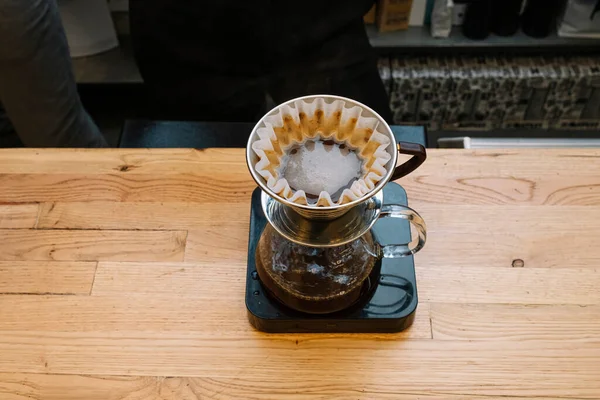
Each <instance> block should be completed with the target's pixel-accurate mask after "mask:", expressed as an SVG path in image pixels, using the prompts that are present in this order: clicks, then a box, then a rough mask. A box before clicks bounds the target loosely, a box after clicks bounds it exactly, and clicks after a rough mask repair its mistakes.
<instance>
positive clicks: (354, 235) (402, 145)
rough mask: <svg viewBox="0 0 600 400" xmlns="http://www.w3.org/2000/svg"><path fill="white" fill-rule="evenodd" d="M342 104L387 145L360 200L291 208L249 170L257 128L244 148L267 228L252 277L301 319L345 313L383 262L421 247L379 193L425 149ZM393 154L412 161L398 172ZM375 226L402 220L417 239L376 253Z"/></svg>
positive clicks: (420, 234)
mask: <svg viewBox="0 0 600 400" xmlns="http://www.w3.org/2000/svg"><path fill="white" fill-rule="evenodd" d="M311 97H312V98H325V99H326V101H327V99H332V100H333V99H340V98H339V97H337V96H308V97H307V98H311ZM307 98H302V99H307ZM342 99H343V100H344V101H346V103H350V104H356V105H359V106H360V107H363V108H364V109H365V110H367V111H368V112H370V113H372V115H374V116H376V117H377V118H379V120H380V122H381V123H382V124H384V125H383V126H384V127H385V131H386V134H387V135H388V136H389V139H390V142H391V144H390V146H389V148H390V150H391V151H390V155H391V159H390V161H389V163H388V165H389V168H388V169H387V174H386V175H385V176H384V177H383V179H381V180H380V181H379V182H378V184H377V185H376V186H375V187H374V188H373V190H372V191H370V192H369V193H368V194H366V195H365V196H363V197H361V198H359V199H356V200H355V201H352V202H349V203H346V204H342V205H334V206H328V207H314V206H310V205H302V204H296V203H293V202H290V201H289V200H287V199H285V198H283V197H281V196H278V195H277V194H276V193H274V192H273V191H272V190H270V189H269V187H268V186H267V185H266V184H265V181H264V179H263V178H262V177H261V176H260V175H258V174H257V172H256V171H255V169H254V168H253V165H254V163H255V162H256V159H255V158H253V154H252V150H251V144H252V142H253V140H256V137H255V136H256V130H257V127H258V126H260V124H261V122H259V123H258V124H257V127H255V129H254V130H253V133H252V134H251V136H250V140H249V143H248V148H247V161H248V166H249V169H250V172H251V174H252V176H253V178H254V179H255V181H256V182H257V184H258V185H259V187H260V188H261V189H262V194H261V206H262V209H263V212H264V214H265V216H266V218H267V221H268V224H267V226H266V227H265V229H264V231H263V232H262V234H261V237H260V240H259V242H258V246H257V249H256V254H255V257H256V270H257V273H258V276H259V277H260V280H261V282H262V283H263V285H264V287H265V289H266V290H267V292H268V293H269V294H270V295H271V296H272V297H274V298H275V299H277V300H278V301H279V302H281V303H283V304H284V305H286V306H287V307H289V308H292V309H295V310H297V311H301V312H304V313H311V314H328V313H334V312H337V311H341V310H344V309H346V308H349V307H351V306H352V305H353V304H355V303H356V302H357V301H358V300H359V299H360V298H361V296H362V295H363V294H364V292H365V281H368V279H367V278H368V277H369V275H370V274H371V273H372V272H373V271H374V270H375V269H376V268H377V265H378V263H379V262H380V261H381V259H383V258H398V257H404V256H407V255H411V254H414V253H416V252H417V251H419V250H420V249H421V248H422V247H423V245H424V244H425V241H426V228H425V223H424V221H423V219H422V218H421V216H420V215H419V214H418V213H417V212H416V211H414V210H413V209H411V208H409V207H407V206H404V205H400V204H385V205H384V204H383V192H382V188H383V186H384V185H385V184H386V183H387V182H388V181H389V180H392V179H397V178H400V177H402V176H404V175H406V174H408V173H410V172H412V171H413V170H415V169H416V168H417V167H418V166H419V165H421V164H422V163H423V161H424V160H425V158H426V152H425V148H424V147H423V146H421V145H420V144H416V143H407V142H399V143H397V142H396V139H395V137H394V135H393V133H392V131H391V129H390V128H389V126H388V125H387V124H386V123H385V121H383V119H381V117H379V116H378V115H377V113H375V112H374V111H373V110H371V109H369V108H368V107H366V106H364V105H362V104H360V103H358V102H355V101H353V100H350V99H344V98H342ZM295 100H297V99H295ZM295 100H292V101H290V103H291V102H293V101H295ZM267 115H268V114H267ZM392 149H393V150H392ZM399 153H400V154H409V155H412V158H410V159H409V160H408V161H406V162H405V163H403V164H400V165H396V163H397V158H398V154H399ZM380 218H392V219H402V220H406V221H408V222H410V223H411V225H412V226H413V227H414V228H415V231H416V233H417V235H416V237H415V238H414V240H412V241H411V242H410V243H396V244H391V245H381V244H379V242H378V241H377V238H376V237H375V235H374V234H373V233H372V231H371V228H372V227H373V225H374V224H375V223H376V222H377V220H379V219H380Z"/></svg>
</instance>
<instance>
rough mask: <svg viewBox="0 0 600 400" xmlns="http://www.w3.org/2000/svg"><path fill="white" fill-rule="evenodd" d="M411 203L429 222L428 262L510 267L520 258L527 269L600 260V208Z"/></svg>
mask: <svg viewBox="0 0 600 400" xmlns="http://www.w3.org/2000/svg"><path fill="white" fill-rule="evenodd" d="M412 206H413V207H414V208H416V209H417V210H419V212H420V213H421V215H422V216H423V218H424V219H425V221H426V223H427V233H428V235H427V244H426V246H425V249H424V250H423V251H422V253H420V254H419V255H417V258H418V259H422V258H426V262H427V263H428V264H432V265H445V266H456V267H461V266H465V267H466V266H468V267H486V266H489V267H512V265H513V262H515V261H516V260H520V261H522V265H523V267H525V268H536V267H537V268H585V267H590V268H594V267H597V266H598V265H600V247H598V245H597V243H598V239H597V237H598V235H599V234H600V207H588V206H563V207H554V206H552V207H540V206H507V205H502V206H474V205H440V204H430V203H423V202H412ZM567 249H568V250H567ZM459 254H468V257H458V256H457V255H459ZM517 263H518V264H519V265H521V263H519V262H518V261H517Z"/></svg>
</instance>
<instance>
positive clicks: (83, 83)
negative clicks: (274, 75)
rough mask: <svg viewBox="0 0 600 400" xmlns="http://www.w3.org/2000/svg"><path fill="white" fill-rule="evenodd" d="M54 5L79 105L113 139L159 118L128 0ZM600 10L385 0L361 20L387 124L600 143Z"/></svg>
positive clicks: (459, 136)
mask: <svg viewBox="0 0 600 400" xmlns="http://www.w3.org/2000/svg"><path fill="white" fill-rule="evenodd" d="M58 4H59V8H60V11H61V17H62V19H63V24H64V25H65V30H66V32H67V38H68V41H69V45H70V48H71V55H72V57H73V64H74V72H75V76H76V80H77V83H78V86H79V91H80V95H81V97H82V100H83V103H84V105H85V107H86V108H87V110H88V111H89V113H90V114H91V116H92V117H93V118H94V120H95V121H96V123H97V124H98V125H99V127H100V128H101V130H102V132H103V134H104V135H105V136H106V137H107V140H108V142H109V144H110V145H111V146H118V145H119V142H120V140H121V135H122V133H123V132H122V131H123V126H124V124H125V121H128V120H153V119H155V117H156V116H154V115H153V114H152V112H151V111H150V110H151V107H149V105H148V104H147V102H148V96H147V95H146V88H145V86H144V82H143V80H142V78H141V76H140V73H139V71H138V69H137V67H136V63H135V60H134V57H133V51H132V46H131V39H130V37H129V16H128V9H129V4H128V1H127V0H109V1H108V2H107V1H106V0H59V2H58ZM599 7H600V0H455V1H452V0H380V1H378V2H377V4H376V5H374V6H373V8H372V9H371V11H369V13H368V14H366V15H365V17H364V23H365V25H366V29H367V32H368V35H369V38H370V41H371V44H372V46H373V47H374V48H375V49H376V51H377V54H378V57H379V63H378V65H379V73H380V76H381V78H382V80H383V82H384V84H385V87H386V90H387V94H388V97H389V104H390V107H391V109H392V113H393V121H394V123H395V124H400V125H415V126H424V127H425V128H426V129H427V144H428V146H429V147H438V146H444V147H477V146H483V147H485V146H491V147H493V146H495V145H498V146H501V147H507V146H513V145H514V146H530V147H537V146H538V145H539V146H541V147H547V146H569V145H571V144H576V145H578V146H581V145H588V146H596V145H597V140H600V15H599V14H598V13H597V11H599ZM465 138H466V139H465ZM498 138H501V139H500V140H497V139H498Z"/></svg>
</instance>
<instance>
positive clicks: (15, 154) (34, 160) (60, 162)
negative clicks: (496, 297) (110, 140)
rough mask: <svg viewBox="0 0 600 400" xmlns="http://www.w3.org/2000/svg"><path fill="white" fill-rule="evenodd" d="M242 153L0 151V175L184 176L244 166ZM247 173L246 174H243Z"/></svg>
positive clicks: (129, 150)
mask: <svg viewBox="0 0 600 400" xmlns="http://www.w3.org/2000/svg"><path fill="white" fill-rule="evenodd" d="M245 162H246V161H245V156H244V150H240V149H228V148H218V149H217V148H215V149H118V150H115V149H43V150H40V149H0V175H1V174H17V175H23V174H25V175H27V174H41V175H55V174H66V175H70V174H72V173H73V171H77V172H78V173H80V174H90V175H104V174H115V173H117V174H123V175H125V174H126V175H136V174H160V175H169V174H186V173H198V172H199V171H204V172H206V171H210V170H211V169H214V166H215V165H225V166H227V165H230V164H244V165H245ZM246 173H247V171H246Z"/></svg>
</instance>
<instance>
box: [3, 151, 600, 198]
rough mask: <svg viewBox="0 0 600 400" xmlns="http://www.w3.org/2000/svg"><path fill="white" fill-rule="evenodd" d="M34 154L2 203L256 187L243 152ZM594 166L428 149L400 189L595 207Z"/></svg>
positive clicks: (14, 168) (578, 160)
mask: <svg viewBox="0 0 600 400" xmlns="http://www.w3.org/2000/svg"><path fill="white" fill-rule="evenodd" d="M61 151H62V150H61ZM37 152H38V155H35V150H31V149H30V150H26V151H24V152H22V153H19V152H17V153H15V154H14V155H10V154H8V155H7V157H8V158H9V161H7V162H6V163H5V164H2V163H1V162H0V185H1V186H2V187H3V188H6V190H4V191H2V193H0V202H24V201H27V202H48V201H89V200H98V201H101V200H108V201H192V202H202V201H207V200H208V201H212V202H215V201H218V200H220V199H223V200H224V201H239V199H243V200H244V201H245V200H247V199H248V197H249V194H250V193H251V191H252V189H253V188H254V187H255V185H254V183H253V181H252V180H251V179H250V175H249V174H248V171H247V168H246V165H245V158H244V150H242V149H210V150H206V151H204V152H200V151H195V150H177V151H175V150H164V151H162V150H158V149H155V150H151V151H150V150H145V149H140V150H135V151H134V150H123V151H118V152H114V151H111V150H87V151H83V152H77V151H76V152H63V153H60V152H58V153H57V152H54V153H53V152H49V153H46V152H45V151H44V152H39V150H38V151H37ZM113 152H114V154H113ZM18 156H19V157H21V158H22V160H21V161H20V162H19V161H15V160H14V158H15V157H18ZM36 157H41V158H40V159H39V160H37V161H36ZM86 157H87V158H89V162H88V160H86ZM597 163H598V157H597V151H596V150H582V149H573V150H539V149H536V150H535V151H533V150H531V151H527V150H519V151H452V150H431V151H430V157H429V159H428V161H427V162H426V163H425V165H424V166H422V167H421V168H419V169H418V170H417V171H416V172H415V173H413V174H411V175H409V176H408V177H406V178H403V179H401V180H400V181H399V182H400V183H401V184H402V185H403V186H405V187H406V188H407V189H408V191H409V198H410V199H411V201H415V200H419V201H422V202H430V203H445V204H532V205H536V204H553V205H599V204H600V183H599V182H600V177H599V173H598V170H599V169H598V168H594V165H595V164H597ZM23 164H27V167H25V166H23ZM2 165H4V166H2ZM557 165H560V168H557V167H556V166H557ZM73 171H77V172H76V173H74V172H73ZM164 176H167V177H164ZM161 177H163V178H161Z"/></svg>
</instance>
